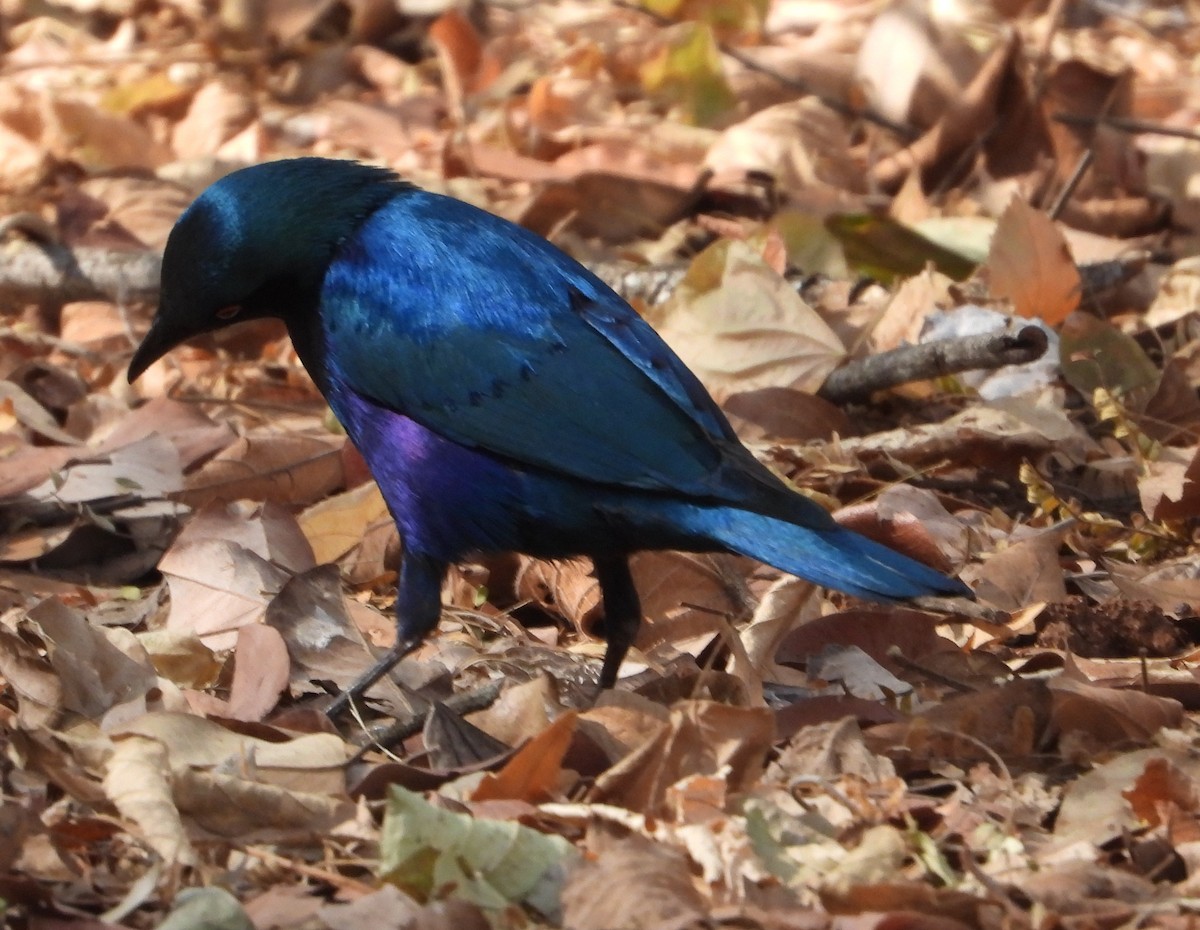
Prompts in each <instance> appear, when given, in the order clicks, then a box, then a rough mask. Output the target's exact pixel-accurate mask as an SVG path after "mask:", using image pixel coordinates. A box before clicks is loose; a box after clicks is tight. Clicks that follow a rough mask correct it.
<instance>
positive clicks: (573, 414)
mask: <svg viewBox="0 0 1200 930" xmlns="http://www.w3.org/2000/svg"><path fill="white" fill-rule="evenodd" d="M268 316H271V317H278V318H280V319H282V320H283V321H284V323H285V324H286V326H287V329H288V332H289V334H290V336H291V338H292V341H293V343H294V345H295V348H296V351H297V353H298V354H299V356H300V359H301V361H302V362H303V363H304V366H305V368H306V369H307V370H308V372H309V374H310V375H311V376H312V379H313V381H314V382H315V383H316V385H317V387H318V388H319V389H320V391H321V392H322V394H323V395H324V396H325V398H326V399H327V401H328V402H329V405H330V407H331V408H332V409H333V412H334V413H335V414H336V415H337V417H338V419H339V420H340V421H341V422H342V424H343V425H344V426H345V428H346V431H347V433H348V434H349V436H350V438H351V440H352V441H353V442H354V444H355V445H356V446H357V447H358V449H359V451H360V452H361V453H362V455H363V458H364V459H365V460H366V462H367V465H368V467H369V468H370V470H371V473H372V475H373V476H374V477H375V480H376V482H377V483H378V484H379V488H380V491H381V492H382V494H383V497H384V499H385V500H386V501H387V505H388V508H389V509H390V511H391V514H392V516H393V517H394V518H395V520H396V524H397V526H398V528H399V530H400V533H401V535H402V537H403V540H404V555H403V559H402V562H401V567H400V578H399V584H398V589H397V596H396V631H397V642H396V646H395V647H394V648H393V649H391V650H390V651H388V652H387V653H386V654H384V655H383V656H382V657H380V659H379V661H378V662H377V664H376V665H375V666H374V667H373V668H372V669H371V670H370V671H369V672H368V673H367V674H366V675H365V676H364V677H363V678H362V679H360V680H359V681H358V682H356V683H355V685H354V686H353V687H352V688H351V689H350V690H349V691H347V692H346V693H345V694H344V695H343V697H342V699H340V700H339V702H338V704H337V709H340V708H341V707H343V706H344V703H345V701H346V700H349V699H350V698H351V697H353V696H357V695H360V694H362V693H363V692H364V691H365V690H366V689H367V688H368V687H370V685H372V684H374V682H375V681H376V680H378V679H379V678H380V677H381V676H382V675H383V674H385V673H386V672H387V671H388V670H389V669H390V668H391V666H392V665H394V664H395V663H396V661H398V660H399V659H400V658H401V657H402V656H403V655H405V654H406V653H408V652H409V651H411V650H412V649H413V648H415V647H416V646H417V645H418V644H419V643H420V642H421V641H422V640H423V639H424V637H425V636H426V635H427V634H428V633H429V632H430V631H431V630H432V629H433V628H434V627H435V626H436V624H437V620H438V617H439V615H440V612H441V587H442V581H443V579H444V577H445V575H446V572H447V571H448V569H449V566H450V565H451V564H452V563H454V562H456V561H459V560H461V559H463V558H464V557H466V556H468V555H470V554H472V553H477V552H487V551H505V550H514V551H518V552H524V553H528V554H530V555H535V556H542V557H548V558H555V557H563V556H570V555H586V556H590V557H591V559H592V560H593V563H594V565H595V573H596V577H597V579H598V580H599V584H600V589H601V594H602V597H603V606H604V612H605V631H606V636H607V639H608V646H607V650H606V653H605V658H604V664H603V667H602V670H601V673H600V683H601V685H602V686H604V687H611V686H612V685H613V683H614V682H615V681H616V678H617V673H618V670H619V668H620V665H621V662H622V660H623V659H624V657H625V654H626V652H627V651H628V649H629V647H630V645H631V644H632V642H633V639H634V636H635V634H636V633H637V630H638V627H639V625H640V624H641V620H642V614H641V606H640V604H639V601H638V595H637V591H636V589H635V587H634V584H633V579H632V577H631V575H630V572H629V565H628V557H629V555H630V554H631V553H633V552H636V551H638V550H645V549H668V548H669V549H681V550H688V551H693V552H734V553H740V554H742V555H747V556H751V557H753V558H756V559H758V560H760V561H763V562H766V563H769V564H770V565H773V566H775V567H776V568H779V569H782V570H783V571H786V572H790V573H792V574H794V575H798V576H800V577H801V578H806V579H808V580H810V581H813V582H816V583H818V584H821V585H825V586H827V587H830V588H836V589H838V590H841V591H845V592H848V593H850V594H853V595H857V596H859V597H862V598H866V599H869V600H875V601H902V600H908V599H912V598H918V597H924V596H935V597H936V596H967V597H969V596H970V591H969V589H967V588H966V586H965V585H963V584H962V583H961V582H959V581H957V580H954V579H952V578H948V577H946V576H945V575H943V574H941V573H940V572H937V571H934V570H933V569H932V568H929V567H927V566H925V565H923V564H921V563H920V562H916V561H914V560H913V559H910V558H908V557H907V556H904V555H901V554H899V553H897V552H895V551H893V550H891V549H889V548H887V547H885V546H882V545H880V544H878V543H875V542H872V541H871V540H869V539H867V538H865V537H863V536H860V535H859V534H857V533H854V532H852V531H850V530H847V529H843V528H842V527H840V526H839V525H838V524H837V523H836V522H834V520H833V519H832V518H831V517H830V516H829V514H828V513H826V511H825V510H823V509H822V508H821V507H819V506H818V505H817V504H815V503H813V502H812V501H810V500H808V499H807V498H805V497H803V496H802V495H800V494H797V493H796V492H794V491H792V490H790V489H789V488H788V487H787V486H786V485H785V484H784V483H783V482H782V481H780V480H779V479H778V478H777V477H775V475H774V474H772V473H771V471H770V470H769V469H767V468H766V467H765V466H764V465H762V464H761V463H760V462H758V460H756V459H755V458H754V457H753V456H752V455H751V454H750V452H749V451H747V450H746V448H745V447H744V446H742V444H741V443H740V442H739V441H738V438H737V436H736V435H735V434H734V432H733V429H732V428H731V427H730V425H729V423H728V421H727V420H726V419H725V417H724V415H723V414H722V413H721V411H720V410H719V409H718V407H717V405H716V404H715V403H714V402H713V400H712V398H710V397H709V395H708V393H707V391H705V389H704V387H703V386H702V385H701V384H700V382H699V380H698V379H697V378H696V377H695V375H693V374H692V372H691V371H689V370H688V368H687V367H686V366H685V365H684V364H683V362H682V361H680V360H679V358H678V357H676V355H675V354H674V353H673V352H672V351H671V349H670V348H668V346H667V344H666V343H665V342H663V340H662V339H661V338H660V337H659V335H658V334H657V333H656V332H655V331H654V330H653V329H651V328H650V326H649V325H648V324H646V323H645V322H644V321H643V320H642V319H641V318H640V317H639V316H638V314H637V313H636V312H635V311H634V310H633V309H632V308H631V307H630V306H629V305H628V304H627V303H626V302H625V301H624V300H622V299H621V298H620V297H618V296H617V294H616V293H614V292H613V291H612V290H611V289H610V288H609V287H608V286H607V285H605V284H604V283H603V282H601V281H600V280H599V279H598V278H597V277H595V276H594V275H593V274H592V273H591V272H589V271H588V270H587V269H586V268H584V267H583V266H582V265H580V264H579V263H577V262H576V261H574V260H573V259H571V258H570V257H568V256H567V255H566V254H564V253H563V252H561V251H559V250H558V249H557V248H556V247H554V246H553V245H551V244H550V243H549V242H547V241H546V240H545V239H542V238H541V237H540V236H537V235H535V234H534V233H531V232H529V231H527V230H525V229H522V228H521V227H519V226H516V225H514V224H512V223H510V222H508V221H506V220H503V219H500V218H499V217H496V216H493V215H492V214H490V213H487V212H485V211H483V210H480V209H477V208H476V207H473V206H470V205H469V204H466V203H463V202H461V201H459V200H455V199H453V198H450V197H444V196H440V195H438V194H432V193H429V192H426V191H423V190H420V189H418V188H416V187H414V186H412V185H410V184H407V183H405V182H404V181H401V180H400V179H399V178H397V177H396V176H395V175H393V174H391V173H390V172H388V171H386V170H384V169H380V168H375V167H369V166H367V165H362V164H358V163H355V162H349V161H336V160H330V159H321V158H299V159H291V160H286V161H277V162H270V163H267V164H262V165H258V166H255V167H251V168H245V169H243V170H241V171H237V172H234V173H233V174H230V175H228V176H227V177H225V178H223V179H222V180H220V181H217V182H216V183H215V184H213V185H212V186H211V187H209V188H208V189H207V190H205V191H204V193H203V194H201V195H200V197H199V198H198V199H197V200H196V201H195V202H194V203H193V204H192V205H191V206H190V207H189V208H188V209H187V210H186V211H185V212H184V213H183V215H182V216H181V217H180V218H179V221H178V223H176V225H175V227H174V229H173V230H172V231H171V235H170V238H169V239H168V240H167V246H166V251H165V253H164V255H163V265H162V288H161V302H160V306H159V309H158V312H157V314H156V315H155V318H154V321H153V323H152V325H151V327H150V330H149V332H148V333H147V334H146V337H145V339H144V340H143V341H142V343H141V345H140V346H139V348H138V350H137V352H136V353H135V354H134V357H133V360H132V362H131V363H130V366H129V379H130V380H131V381H132V380H134V379H135V378H137V377H138V376H139V375H140V374H141V373H142V372H144V371H145V370H146V368H147V367H148V366H149V365H150V364H152V363H153V362H154V361H155V360H157V359H158V358H160V357H161V356H162V355H164V354H165V353H166V352H167V351H169V350H170V349H171V348H173V347H174V346H176V345H178V344H179V343H181V342H183V341H184V340H186V339H189V338H191V337H193V336H197V335H199V334H201V333H207V332H212V331H214V330H217V329H221V328H222V327H225V326H228V325H230V324H231V323H234V322H237V321H239V320H247V319H254V318H258V317H268Z"/></svg>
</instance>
